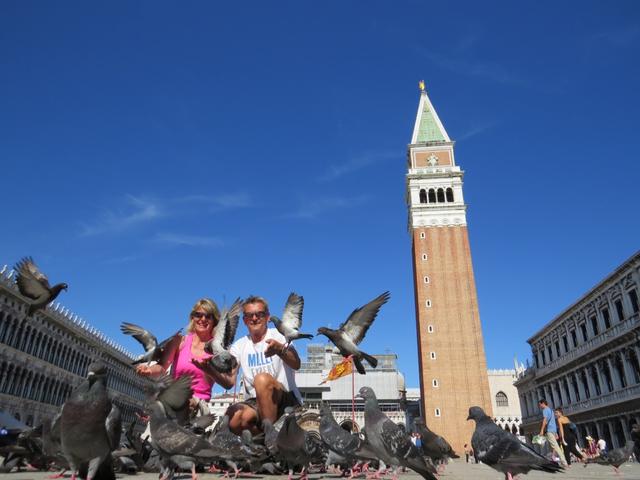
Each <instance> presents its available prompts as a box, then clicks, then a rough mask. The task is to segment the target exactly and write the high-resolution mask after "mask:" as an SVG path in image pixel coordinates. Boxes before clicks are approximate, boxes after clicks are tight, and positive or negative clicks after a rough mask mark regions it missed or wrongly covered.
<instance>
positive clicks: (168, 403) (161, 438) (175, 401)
mask: <svg viewBox="0 0 640 480" xmlns="http://www.w3.org/2000/svg"><path fill="white" fill-rule="evenodd" d="M191 381H192V378H191V376H190V375H183V376H181V377H179V378H178V379H176V380H175V381H174V382H172V383H171V384H170V385H168V386H167V387H166V389H165V390H164V391H162V392H161V393H160V394H159V395H158V396H157V399H155V400H154V399H151V400H150V401H149V402H147V405H146V410H147V411H148V412H149V414H150V416H151V420H150V430H151V444H152V445H153V447H154V448H155V449H156V450H157V451H158V453H159V455H160V458H161V464H162V466H163V473H162V478H163V479H166V478H168V477H169V476H170V475H171V473H172V471H173V470H174V469H175V468H176V467H178V466H186V467H190V468H191V477H192V479H193V480H196V479H197V478H198V477H197V475H196V470H195V469H196V463H200V462H202V463H204V462H210V461H212V460H214V459H218V458H220V457H221V455H222V454H223V453H224V452H223V451H220V450H218V449H216V448H215V447H214V446H213V445H211V444H210V443H209V442H207V441H206V440H205V439H204V438H202V437H201V436H198V435H196V434H195V433H193V432H192V431H190V430H188V429H186V428H184V427H182V426H180V425H178V424H177V423H176V422H175V421H173V420H172V419H171V418H169V417H168V416H167V411H168V410H169V409H171V410H174V409H177V410H180V409H182V408H183V406H184V405H185V404H187V405H188V403H189V398H191V395H192V390H191Z"/></svg>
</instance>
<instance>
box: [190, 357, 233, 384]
mask: <svg viewBox="0 0 640 480" xmlns="http://www.w3.org/2000/svg"><path fill="white" fill-rule="evenodd" d="M191 362H192V363H193V364H194V365H195V366H196V367H198V368H199V369H200V370H202V371H203V372H204V373H205V375H207V376H208V377H210V378H211V379H212V380H213V381H214V382H216V383H217V384H218V385H220V386H222V388H224V389H226V390H229V389H230V388H232V387H233V386H234V385H235V384H236V377H237V376H238V369H239V368H240V365H236V366H235V367H234V369H233V370H231V372H229V373H222V372H219V371H218V370H216V369H215V368H213V367H212V366H211V365H210V364H209V361H208V360H198V359H196V358H192V359H191Z"/></svg>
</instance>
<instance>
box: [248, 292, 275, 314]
mask: <svg viewBox="0 0 640 480" xmlns="http://www.w3.org/2000/svg"><path fill="white" fill-rule="evenodd" d="M250 303H261V304H262V305H264V309H265V311H266V312H267V313H269V304H268V303H267V301H266V300H265V299H264V298H262V297H258V296H257V295H249V296H248V297H247V298H246V299H245V300H244V302H242V308H243V309H244V307H245V305H249V304H250Z"/></svg>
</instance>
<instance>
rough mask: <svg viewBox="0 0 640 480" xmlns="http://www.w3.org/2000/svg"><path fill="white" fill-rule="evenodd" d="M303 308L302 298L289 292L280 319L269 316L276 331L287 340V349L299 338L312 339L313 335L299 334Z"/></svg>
mask: <svg viewBox="0 0 640 480" xmlns="http://www.w3.org/2000/svg"><path fill="white" fill-rule="evenodd" d="M303 308H304V298H303V297H301V296H300V295H298V294H296V293H294V292H291V293H290V294H289V298H287V303H286V304H285V306H284V311H283V312H282V319H280V318H278V317H276V316H274V315H271V320H270V321H271V322H273V324H274V325H275V327H276V329H277V330H278V331H279V332H280V333H281V334H282V335H283V336H284V338H286V339H287V347H288V346H289V344H290V343H291V342H292V341H293V340H298V339H300V338H313V335H311V334H308V333H301V332H300V326H301V325H302V309H303Z"/></svg>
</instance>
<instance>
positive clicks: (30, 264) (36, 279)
mask: <svg viewBox="0 0 640 480" xmlns="http://www.w3.org/2000/svg"><path fill="white" fill-rule="evenodd" d="M15 270H16V272H17V273H18V276H17V277H16V283H17V284H18V290H20V293H21V294H22V295H23V296H24V297H27V298H29V299H30V300H31V304H30V305H29V311H28V312H27V315H29V316H31V315H33V314H34V313H35V312H37V311H38V310H40V309H43V308H45V307H46V306H47V305H48V304H50V303H51V302H53V301H54V300H55V299H56V297H57V296H58V295H59V294H60V291H62V290H66V289H67V288H68V285H67V284H66V283H58V284H56V285H54V286H53V287H51V286H50V285H49V280H48V279H47V276H46V275H45V274H44V273H42V272H41V271H40V270H39V269H38V266H37V265H36V264H35V262H34V261H33V258H31V257H25V258H23V259H22V260H20V261H19V262H18V263H17V264H16V267H15Z"/></svg>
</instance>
